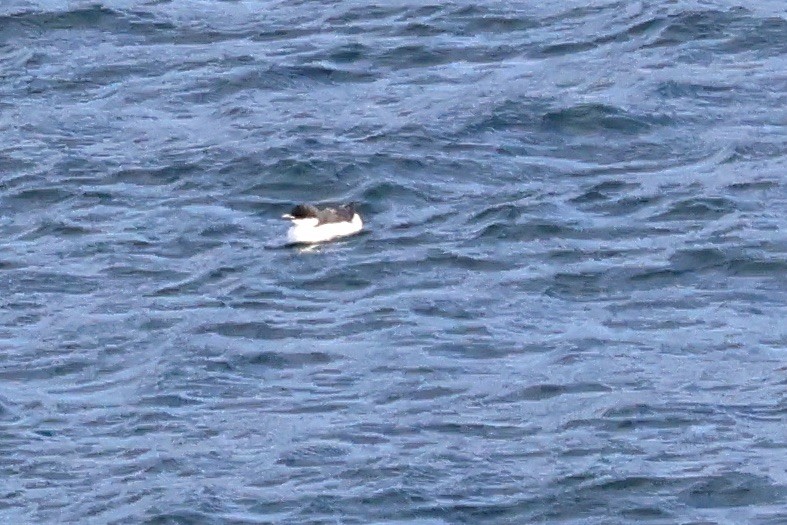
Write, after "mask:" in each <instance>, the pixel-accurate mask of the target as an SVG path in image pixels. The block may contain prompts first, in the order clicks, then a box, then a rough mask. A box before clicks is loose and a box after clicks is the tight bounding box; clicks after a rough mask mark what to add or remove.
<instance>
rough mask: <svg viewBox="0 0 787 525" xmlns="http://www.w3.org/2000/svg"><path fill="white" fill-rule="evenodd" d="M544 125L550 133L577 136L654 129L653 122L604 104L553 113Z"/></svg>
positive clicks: (550, 113) (544, 118)
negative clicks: (556, 132)
mask: <svg viewBox="0 0 787 525" xmlns="http://www.w3.org/2000/svg"><path fill="white" fill-rule="evenodd" d="M651 120H652V119H651ZM542 124H543V126H544V128H545V129H547V130H550V131H558V132H561V133H575V134H583V133H598V132H613V133H623V134H631V135H633V134H638V133H643V132H645V131H648V130H649V129H650V128H651V127H652V122H648V120H646V119H644V118H642V117H639V116H635V115H631V114H629V113H627V112H626V111H624V110H622V109H620V108H616V107H614V106H607V105H604V104H579V105H576V106H573V107H569V108H564V109H559V110H557V111H551V112H548V113H546V114H545V115H544V116H543V117H542Z"/></svg>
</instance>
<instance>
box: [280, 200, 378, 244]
mask: <svg viewBox="0 0 787 525" xmlns="http://www.w3.org/2000/svg"><path fill="white" fill-rule="evenodd" d="M282 218H283V219H289V220H291V221H292V227H290V229H289V231H287V240H288V241H289V242H291V243H298V244H313V243H318V242H325V241H330V240H332V239H336V238H337V237H344V236H347V235H352V234H354V233H358V232H359V231H361V229H362V228H363V221H361V216H360V215H358V213H356V211H355V206H354V205H353V204H347V205H345V206H340V207H338V208H322V209H319V208H317V207H316V206H314V205H312V204H298V205H297V206H295V207H294V208H293V209H292V211H291V212H290V213H286V214H284V215H282Z"/></svg>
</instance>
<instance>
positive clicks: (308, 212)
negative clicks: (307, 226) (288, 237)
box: [282, 204, 317, 220]
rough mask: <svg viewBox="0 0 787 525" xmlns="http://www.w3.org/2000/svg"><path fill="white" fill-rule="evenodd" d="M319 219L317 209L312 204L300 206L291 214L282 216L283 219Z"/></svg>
mask: <svg viewBox="0 0 787 525" xmlns="http://www.w3.org/2000/svg"><path fill="white" fill-rule="evenodd" d="M315 218H317V208H315V207H314V206H312V205H311V204H298V205H297V206H295V207H294V208H293V209H292V211H290V213H285V214H284V215H282V219H290V220H297V219H315Z"/></svg>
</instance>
